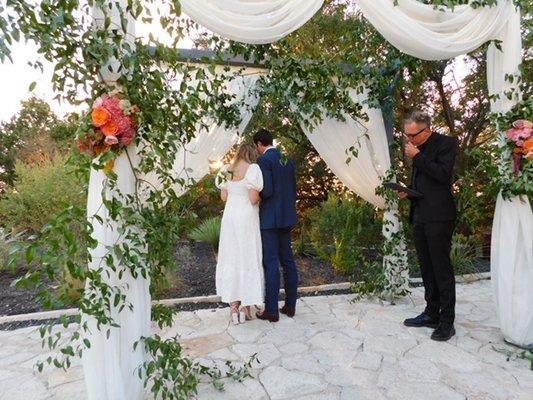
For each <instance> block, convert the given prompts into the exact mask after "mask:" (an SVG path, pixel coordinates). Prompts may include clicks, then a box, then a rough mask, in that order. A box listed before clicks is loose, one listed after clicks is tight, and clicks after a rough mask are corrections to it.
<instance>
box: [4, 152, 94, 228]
mask: <svg viewBox="0 0 533 400" xmlns="http://www.w3.org/2000/svg"><path fill="white" fill-rule="evenodd" d="M65 162H66V159H65V157H63V156H56V157H55V158H54V159H51V160H48V159H45V160H43V161H42V162H40V163H39V164H23V163H18V164H17V165H16V167H15V172H16V176H17V179H16V180H15V183H14V187H13V188H12V190H11V191H7V193H6V194H5V195H4V196H3V197H2V198H1V199H0V220H1V221H2V225H3V226H4V228H5V229H6V230H7V231H11V230H14V231H16V232H21V231H27V232H29V233H34V232H39V231H40V230H41V229H42V227H43V226H44V225H45V224H47V223H48V222H50V221H51V220H52V219H53V218H54V217H55V216H56V215H58V214H59V213H60V212H61V211H63V210H65V209H66V208H68V207H69V206H71V205H77V206H81V207H84V204H85V202H86V193H85V191H84V190H83V188H82V185H81V184H80V182H79V181H78V179H77V178H76V177H75V176H74V174H71V173H69V172H68V169H67V166H66V165H65Z"/></svg>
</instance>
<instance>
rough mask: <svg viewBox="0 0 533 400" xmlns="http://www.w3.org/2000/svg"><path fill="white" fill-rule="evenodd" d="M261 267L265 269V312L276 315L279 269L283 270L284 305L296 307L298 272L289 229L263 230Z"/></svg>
mask: <svg viewBox="0 0 533 400" xmlns="http://www.w3.org/2000/svg"><path fill="white" fill-rule="evenodd" d="M261 238H262V241H263V267H264V268H265V312H266V313H267V314H271V315H278V312H279V310H278V301H279V287H280V269H279V266H280V264H281V267H282V268H283V281H284V284H285V305H286V306H287V307H288V308H291V309H294V308H295V307H296V297H297V291H298V270H297V269H296V263H295V262H294V255H293V252H292V246H291V228H282V229H263V230H261Z"/></svg>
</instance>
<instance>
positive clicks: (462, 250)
mask: <svg viewBox="0 0 533 400" xmlns="http://www.w3.org/2000/svg"><path fill="white" fill-rule="evenodd" d="M450 259H451V262H452V265H453V268H454V271H455V275H464V274H472V273H474V272H476V267H475V262H476V260H477V259H478V249H477V246H476V241H475V239H474V238H473V237H468V236H465V235H462V234H460V233H456V234H454V235H453V237H452V249H451V251H450Z"/></svg>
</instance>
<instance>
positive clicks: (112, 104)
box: [102, 97, 123, 117]
mask: <svg viewBox="0 0 533 400" xmlns="http://www.w3.org/2000/svg"><path fill="white" fill-rule="evenodd" d="M102 106H103V107H105V109H106V110H108V111H109V112H110V113H111V115H113V117H121V116H122V115H123V112H122V108H120V99H119V98H118V97H106V98H105V99H104V101H103V102H102Z"/></svg>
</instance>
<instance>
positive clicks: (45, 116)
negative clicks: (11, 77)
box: [0, 97, 78, 184]
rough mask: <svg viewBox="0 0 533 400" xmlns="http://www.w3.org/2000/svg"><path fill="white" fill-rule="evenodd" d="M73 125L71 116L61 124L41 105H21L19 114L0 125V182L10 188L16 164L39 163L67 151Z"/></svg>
mask: <svg viewBox="0 0 533 400" xmlns="http://www.w3.org/2000/svg"><path fill="white" fill-rule="evenodd" d="M77 125H78V124H77V116H76V115H75V114H72V115H70V116H69V117H67V118H66V119H64V120H61V119H59V118H58V117H57V116H56V115H55V113H54V112H53V111H52V109H51V108H50V105H49V104H48V103H46V102H45V101H43V100H41V99H38V98H36V97H31V98H29V99H28V100H25V101H23V102H22V104H21V110H20V112H19V113H18V114H17V115H15V116H13V117H12V118H11V120H10V121H8V122H5V123H1V124H0V180H1V181H4V182H7V183H8V184H13V181H14V179H15V164H16V162H17V161H21V162H25V163H40V162H42V161H49V160H50V159H51V158H53V156H55V155H56V154H58V153H60V152H64V151H65V150H67V149H68V148H69V146H70V142H71V141H72V138H73V135H74V132H75V131H76V128H77Z"/></svg>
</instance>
